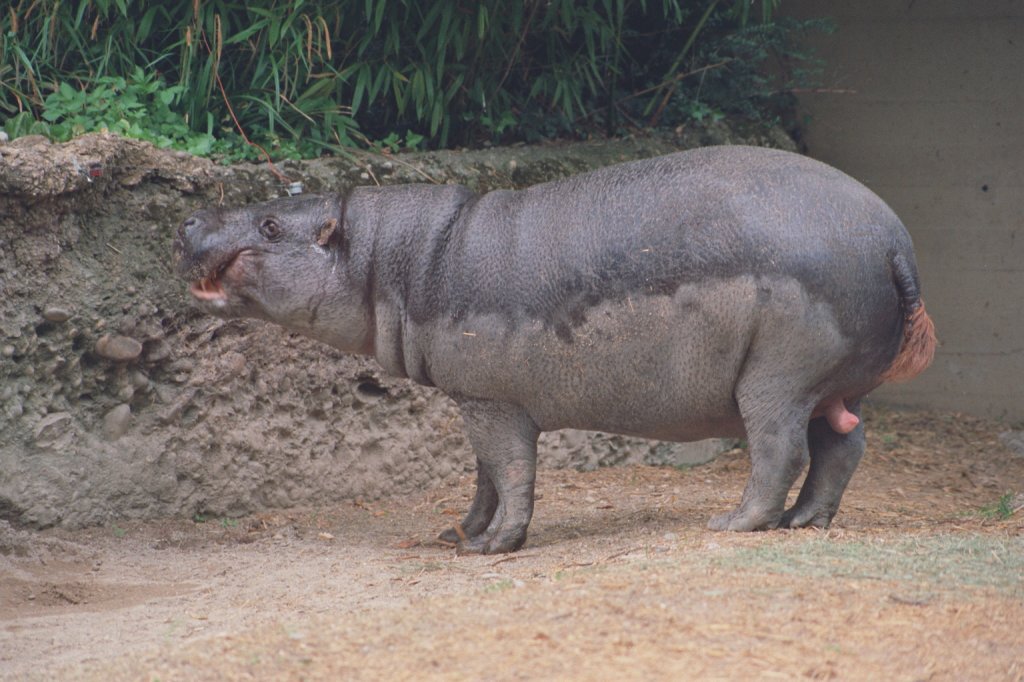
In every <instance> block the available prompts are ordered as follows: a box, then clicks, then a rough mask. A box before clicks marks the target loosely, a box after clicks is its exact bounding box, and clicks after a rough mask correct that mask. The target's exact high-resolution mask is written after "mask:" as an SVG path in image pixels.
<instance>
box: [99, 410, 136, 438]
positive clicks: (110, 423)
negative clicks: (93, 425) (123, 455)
mask: <svg viewBox="0 0 1024 682" xmlns="http://www.w3.org/2000/svg"><path fill="white" fill-rule="evenodd" d="M131 418H132V408H131V407H130V406H129V405H128V404H127V403H121V404H120V405H118V406H117V407H115V408H114V409H112V410H111V411H110V412H107V414H106V416H104V417H103V437H104V438H106V439H107V440H110V441H114V440H117V439H118V438H120V437H121V436H123V435H124V434H125V432H127V431H128V423H129V422H130V421H131Z"/></svg>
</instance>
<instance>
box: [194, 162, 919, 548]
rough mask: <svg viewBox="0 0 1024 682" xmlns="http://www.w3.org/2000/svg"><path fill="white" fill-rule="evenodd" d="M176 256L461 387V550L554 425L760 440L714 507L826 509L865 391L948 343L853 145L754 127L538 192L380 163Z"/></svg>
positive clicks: (510, 511) (449, 387) (223, 219)
mask: <svg viewBox="0 0 1024 682" xmlns="http://www.w3.org/2000/svg"><path fill="white" fill-rule="evenodd" d="M174 254H175V260H176V267H177V271H178V273H179V274H180V275H181V276H183V277H184V278H186V279H188V280H189V281H190V282H191V289H190V290H191V293H192V296H193V298H194V299H195V301H196V302H197V303H198V305H199V306H200V307H201V308H202V309H203V310H205V311H207V312H209V313H212V314H214V315H218V316H221V317H254V318H260V319H264V320H269V321H271V322H276V323H278V324H280V325H283V326H285V327H287V328H288V329H290V330H294V331H297V332H301V333H302V334H305V335H307V336H310V337H313V338H315V339H319V340H321V341H323V342H326V343H328V344H330V345H332V346H334V347H336V348H339V349H342V350H345V351H350V352H353V353H365V354H371V355H373V356H374V357H375V358H376V360H377V361H378V362H379V363H380V364H381V366H383V368H384V369H385V370H386V371H387V372H388V373H390V374H393V375H395V376H399V377H409V378H410V379H412V380H414V381H416V382H418V383H420V384H424V385H426V386H436V387H437V388H439V389H441V390H442V391H444V392H445V393H447V394H448V395H449V396H451V397H452V398H453V399H454V400H455V402H456V403H457V404H458V406H459V409H460V411H461V413H462V416H463V419H464V421H465V429H466V433H467V435H468V438H469V440H470V442H471V444H472V446H473V450H474V452H475V454H476V457H477V464H478V474H477V489H476V497H475V498H474V500H473V502H472V505H471V506H470V508H469V511H468V513H467V514H466V517H465V519H464V520H463V521H462V523H461V524H460V525H458V526H456V527H455V528H452V529H449V530H447V531H445V532H444V533H442V535H441V537H442V539H445V540H448V541H451V542H456V541H457V542H458V548H459V550H460V551H462V552H482V553H485V554H489V553H495V552H510V551H514V550H516V549H518V548H519V547H521V546H522V545H523V543H524V542H525V540H526V529H527V526H528V524H529V523H530V518H531V516H532V514H533V501H534V479H535V473H536V460H537V436H538V434H539V433H540V432H542V431H551V430H555V429H563V428H576V429H592V430H600V431H604V432H610V433H619V434H627V435H633V436H642V437H647V438H656V439H662V440H670V441H692V440H698V439H703V438H709V437H714V436H722V437H742V438H746V440H747V441H748V442H749V444H750V458H751V465H752V472H751V475H750V479H749V481H748V483H747V485H746V488H745V490H744V491H743V497H742V501H741V502H740V504H739V506H738V507H737V508H736V509H734V510H733V511H730V512H727V513H724V514H720V515H718V516H715V517H714V518H712V519H711V521H710V523H709V527H710V528H712V529H715V530H735V531H750V530H758V529H768V528H776V527H778V526H785V527H799V526H821V527H823V526H827V525H828V524H829V523H830V522H831V520H832V517H833V516H834V515H835V513H836V510H837V509H838V507H839V501H840V498H841V497H842V494H843V491H844V489H845V488H846V485H847V483H848V482H849V480H850V477H851V475H852V474H853V471H854V469H855V468H856V466H857V463H858V462H859V460H860V458H861V456H862V454H863V452H864V427H863V424H861V423H860V419H859V413H860V401H861V398H862V397H863V396H864V395H866V394H867V393H868V392H869V391H871V390H872V389H874V388H875V387H877V386H878V385H879V384H881V383H882V382H885V381H893V380H902V379H909V378H911V377H913V376H915V375H917V374H919V373H920V372H921V371H923V370H924V369H925V367H927V366H928V364H929V363H930V362H931V360H932V356H933V353H934V348H935V336H934V332H933V326H932V322H931V320H930V319H929V317H928V315H927V314H926V313H925V309H924V304H923V302H922V300H921V296H920V292H919V286H918V275H917V268H916V264H915V261H914V254H913V251H912V246H911V241H910V237H909V236H908V234H907V232H906V230H905V229H904V227H903V225H902V224H901V223H900V221H899V219H898V218H897V217H896V215H895V214H894V213H893V212H892V210H890V209H889V207H888V206H886V205H885V203H883V202H882V200H881V199H879V198H878V197H877V196H876V195H874V194H873V193H872V192H871V191H869V190H868V189H867V188H865V187H864V186H863V185H861V184H860V183H858V182H856V181H855V180H853V179H851V178H850V177H848V176H846V175H844V174H843V173H841V172H840V171H838V170H836V169H834V168H831V167H829V166H826V165H824V164H822V163H819V162H817V161H814V160H811V159H809V158H806V157H803V156H800V155H797V154H792V153H788V152H783V151H778V150H771V149H762V148H756V147H743V146H725V147H709V148H703V149H694V150H691V151H685V152H680V153H676V154H670V155H667V156H662V157H658V158H653V159H648V160H644V161H636V162H631V163H623V164H619V165H615V166H611V167H608V168H604V169H601V170H597V171H594V172H590V173H586V174H583V175H579V176H575V177H570V178H567V179H565V180H559V181H556V182H549V183H545V184H541V185H536V186H534V187H530V188H528V189H524V190H520V191H493V192H488V193H486V194H482V195H478V194H475V193H473V192H472V191H470V190H469V189H467V188H466V187H462V186H456V185H443V186H436V185H416V184H411V185H401V186H391V187H359V188H356V189H353V190H352V191H351V192H350V193H349V194H348V195H347V196H307V197H294V198H284V199H277V200H274V201H268V202H265V203H261V204H256V205H251V206H246V207H244V208H237V209H222V208H214V209H209V210H203V211H200V212H198V213H196V214H195V215H193V216H192V217H190V218H188V219H187V220H185V221H184V222H183V223H182V225H181V227H180V229H179V230H178V233H177V237H176V239H175V242H174ZM808 462H809V463H810V468H809V471H808V474H807V477H806V480H805V482H804V484H803V487H802V489H801V490H800V494H799V497H798V499H797V501H796V503H795V504H794V505H793V506H792V507H791V508H790V509H788V510H786V509H785V502H786V496H787V493H788V491H789V490H790V488H791V486H792V485H793V483H794V482H795V481H796V479H797V477H798V476H799V475H800V473H801V472H802V471H803V469H804V467H805V466H806V465H807V464H808Z"/></svg>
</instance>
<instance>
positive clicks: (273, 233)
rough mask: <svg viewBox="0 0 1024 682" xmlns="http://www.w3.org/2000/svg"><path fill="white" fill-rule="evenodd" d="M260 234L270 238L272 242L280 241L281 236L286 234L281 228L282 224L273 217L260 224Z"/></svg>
mask: <svg viewBox="0 0 1024 682" xmlns="http://www.w3.org/2000/svg"><path fill="white" fill-rule="evenodd" d="M260 234H262V235H263V236H264V237H266V238H267V239H269V240H270V241H272V242H276V241H280V240H281V237H283V236H284V231H283V230H282V229H281V225H280V224H278V222H277V221H276V220H274V219H273V218H267V219H266V220H264V221H263V223H262V224H261V225H260Z"/></svg>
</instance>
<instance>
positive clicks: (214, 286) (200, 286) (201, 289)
mask: <svg viewBox="0 0 1024 682" xmlns="http://www.w3.org/2000/svg"><path fill="white" fill-rule="evenodd" d="M189 291H191V292H192V295H193V296H194V297H196V298H197V299H199V300H200V301H222V300H224V299H226V298H227V294H226V293H224V287H222V286H221V285H220V280H219V279H216V278H211V277H204V278H203V279H201V280H199V281H197V282H192V286H190V287H189Z"/></svg>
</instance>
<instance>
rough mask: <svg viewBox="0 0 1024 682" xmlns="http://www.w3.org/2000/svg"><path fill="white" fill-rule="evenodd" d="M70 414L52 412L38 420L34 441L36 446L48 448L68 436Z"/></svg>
mask: <svg viewBox="0 0 1024 682" xmlns="http://www.w3.org/2000/svg"><path fill="white" fill-rule="evenodd" d="M70 428H71V414H70V413H68V412H54V413H52V414H48V415H46V416H45V417H43V418H42V419H40V420H39V423H38V424H37V425H36V431H35V443H36V445H37V446H38V447H41V448H48V447H52V446H54V445H56V444H57V443H59V442H61V441H64V440H67V439H68V438H69V437H70Z"/></svg>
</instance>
